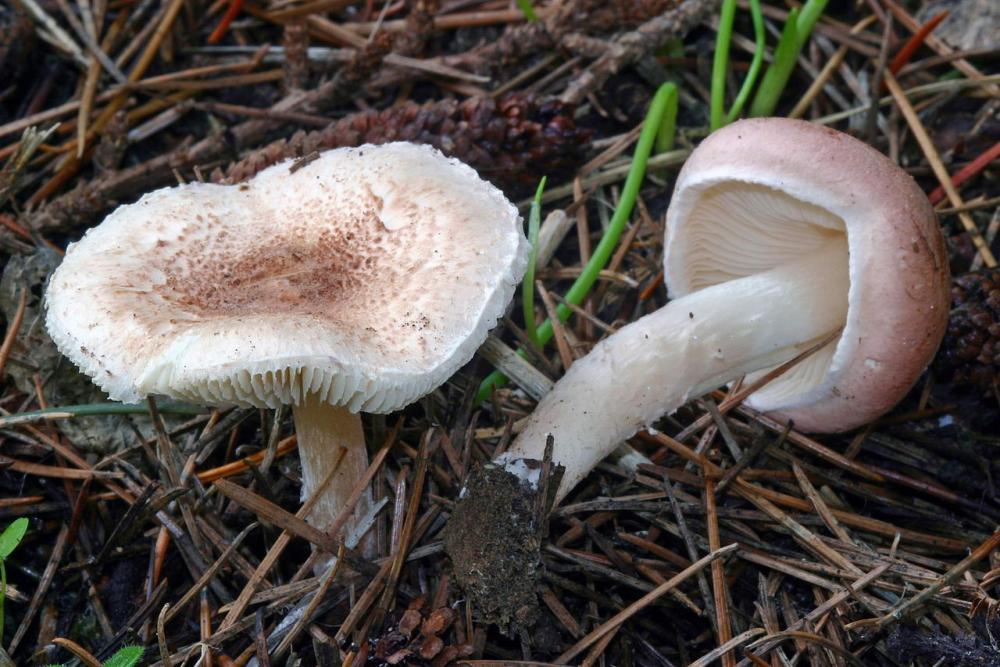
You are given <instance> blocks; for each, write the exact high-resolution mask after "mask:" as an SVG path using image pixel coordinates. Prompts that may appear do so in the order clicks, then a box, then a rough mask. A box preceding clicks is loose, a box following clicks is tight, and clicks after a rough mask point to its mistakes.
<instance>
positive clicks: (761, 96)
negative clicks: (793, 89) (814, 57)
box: [750, 0, 829, 116]
mask: <svg viewBox="0 0 1000 667" xmlns="http://www.w3.org/2000/svg"><path fill="white" fill-rule="evenodd" d="M828 1H829V0H806V3H805V4H804V5H802V7H801V10H800V8H798V7H796V8H794V9H792V10H791V11H790V12H788V20H787V21H786V22H785V27H784V29H783V30H782V32H781V38H780V39H779V40H778V46H777V47H775V49H774V61H773V62H772V63H771V64H770V66H769V67H768V68H767V71H766V72H765V73H764V79H763V80H762V81H761V82H760V87H759V88H758V89H757V94H756V95H754V98H753V103H752V104H751V105H750V115H751V116H770V115H772V114H773V113H774V110H775V109H776V108H777V107H778V100H779V99H780V98H781V94H782V93H783V92H784V90H785V86H786V85H787V84H788V79H789V78H791V76H792V70H794V69H795V61H796V60H797V59H798V57H799V53H800V52H801V51H802V47H803V46H805V43H806V40H807V39H809V35H810V34H811V33H812V29H813V26H815V25H816V21H818V20H819V17H820V16H821V15H822V14H823V10H824V9H826V4H827V2H828Z"/></svg>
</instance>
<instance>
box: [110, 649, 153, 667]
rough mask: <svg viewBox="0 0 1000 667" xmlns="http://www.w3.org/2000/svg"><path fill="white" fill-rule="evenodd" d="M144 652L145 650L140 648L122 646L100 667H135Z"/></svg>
mask: <svg viewBox="0 0 1000 667" xmlns="http://www.w3.org/2000/svg"><path fill="white" fill-rule="evenodd" d="M145 652H146V649H144V648H143V647H141V646H123V647H121V648H120V649H118V650H117V651H115V654H114V655H113V656H111V657H110V658H108V660H107V662H105V663H104V664H102V665H101V667H135V666H136V665H138V664H139V661H140V660H142V656H143V654H144V653H145Z"/></svg>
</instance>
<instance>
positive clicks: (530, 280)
mask: <svg viewBox="0 0 1000 667" xmlns="http://www.w3.org/2000/svg"><path fill="white" fill-rule="evenodd" d="M546 179H547V177H545V176H543V177H542V180H541V182H540V183H539V184H538V190H536V191H535V200H534V201H533V202H531V211H530V212H529V213H528V247H529V248H530V249H531V250H530V251H529V252H530V254H529V255H528V270H527V271H525V273H524V282H523V283H522V285H521V303H522V305H523V306H524V330H525V331H526V332H527V333H528V339H529V340H531V342H532V343H534V344H535V345H538V346H539V347H540V346H541V343H540V342H539V340H538V328H537V327H536V326H535V265H536V264H537V263H538V230H539V229H540V228H541V226H542V193H543V192H545V181H546Z"/></svg>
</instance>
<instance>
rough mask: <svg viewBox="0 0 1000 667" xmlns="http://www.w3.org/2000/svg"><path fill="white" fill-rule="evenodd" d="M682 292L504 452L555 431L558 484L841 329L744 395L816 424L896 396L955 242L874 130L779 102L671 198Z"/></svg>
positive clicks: (932, 323)
mask: <svg viewBox="0 0 1000 667" xmlns="http://www.w3.org/2000/svg"><path fill="white" fill-rule="evenodd" d="M664 264H665V267H666V273H665V276H666V282H667V285H668V288H669V291H670V295H671V297H673V300H672V301H671V302H670V303H668V304H667V305H666V306H665V307H664V308H661V309H660V310H659V311H657V312H655V313H652V314H650V315H647V316H646V317H643V318H642V319H640V320H638V321H636V322H634V323H632V324H629V325H628V326H626V327H623V328H622V329H621V330H619V331H618V332H616V333H614V334H613V335H612V336H610V337H608V338H607V339H605V340H603V341H601V342H600V343H599V344H597V345H596V346H595V347H594V349H593V350H592V351H591V352H590V353H589V354H588V355H587V356H586V357H584V358H582V359H580V360H579V361H577V362H576V363H574V364H573V365H572V366H571V367H570V369H569V370H568V371H567V372H566V375H565V376H564V377H563V378H562V379H561V380H560V381H559V382H558V383H556V385H555V388H554V389H553V390H552V391H551V392H550V393H549V394H548V395H546V396H545V397H544V398H543V399H542V400H541V402H540V403H539V404H538V406H537V408H536V409H535V411H534V412H533V413H532V415H531V416H530V417H529V418H528V420H527V424H526V425H525V427H524V429H523V430H522V431H521V433H520V434H519V435H518V437H517V439H516V440H515V441H514V443H513V444H512V446H511V447H510V449H509V450H508V451H507V452H506V453H505V454H504V455H503V456H502V457H501V458H500V460H499V462H500V463H503V464H505V465H506V466H507V468H508V470H509V471H511V472H513V473H515V474H518V472H521V471H523V470H525V467H524V466H523V465H519V464H518V460H519V459H522V458H524V459H540V458H542V453H543V450H544V447H545V440H546V437H547V436H548V435H549V434H551V435H552V436H553V437H554V447H555V448H554V453H553V460H554V462H555V463H558V464H561V465H563V466H564V467H565V469H566V470H565V474H564V476H563V479H562V482H561V484H560V487H559V492H558V498H562V497H563V496H564V495H565V494H566V493H567V492H568V491H569V490H570V489H572V488H573V487H574V486H575V485H576V484H577V482H579V481H580V480H581V479H582V478H583V477H584V476H585V475H586V474H587V473H588V472H589V471H590V470H591V469H592V468H593V467H594V466H596V465H597V463H598V462H599V461H601V459H603V458H604V457H606V456H607V455H608V454H610V453H611V452H612V451H613V450H614V449H615V448H616V447H617V446H618V445H619V444H620V443H621V442H623V441H624V440H625V439H627V438H628V437H630V436H632V435H633V434H634V433H636V432H637V431H638V430H640V429H642V428H645V427H646V426H648V425H649V424H651V423H653V422H654V421H655V420H656V419H658V418H659V417H661V416H662V415H663V414H665V413H668V412H671V411H673V410H676V409H677V408H678V407H680V406H681V405H683V404H684V403H685V402H687V401H688V400H689V399H692V398H696V397H698V396H700V395H702V394H704V393H706V392H708V391H710V390H712V389H713V388H715V387H718V386H720V385H722V384H725V383H727V382H730V381H733V380H735V379H737V378H739V377H740V376H742V375H744V374H749V377H748V381H750V382H752V381H753V379H754V378H755V375H754V374H755V373H764V372H767V371H768V370H769V369H771V368H773V367H774V366H776V365H779V364H781V363H783V362H786V361H788V360H790V359H792V358H794V357H795V356H797V355H798V354H799V353H800V352H802V351H803V350H805V349H806V348H808V347H811V346H812V345H814V344H816V343H817V342H819V341H822V340H823V339H824V338H825V337H827V336H829V335H831V334H834V333H835V332H837V331H841V333H840V335H839V337H837V339H836V340H835V341H833V342H832V343H830V344H829V345H827V346H826V347H824V348H823V349H821V350H820V351H818V352H817V353H815V354H813V355H812V356H811V357H809V358H807V359H806V360H805V361H804V362H803V363H800V364H799V365H797V366H796V367H794V368H793V369H792V370H790V371H789V372H787V373H785V374H784V375H782V376H780V377H779V378H777V379H776V380H774V381H772V382H770V383H769V384H767V385H766V386H765V387H763V388H762V389H761V390H760V391H758V392H756V393H755V394H753V395H751V396H750V397H749V399H748V400H747V403H748V404H749V405H750V406H751V407H753V408H755V409H757V410H761V411H764V412H769V413H776V414H777V415H778V416H779V417H781V418H784V419H791V420H794V423H795V424H796V426H797V427H799V428H801V429H803V430H807V431H814V432H832V431H844V430H848V429H851V428H854V427H856V426H859V425H861V424H864V423H866V422H868V421H870V420H872V419H874V418H875V417H877V416H879V415H881V414H882V413H884V412H885V411H886V410H888V409H890V408H891V407H892V406H893V405H895V404H896V403H897V402H898V401H899V400H900V399H901V398H902V397H903V395H904V394H905V393H906V392H907V391H908V390H909V388H910V387H911V386H912V385H913V383H914V382H915V381H916V380H917V378H918V377H919V375H920V373H921V372H922V371H923V369H924V368H925V367H926V365H927V364H928V363H929V362H930V360H931V358H932V357H933V355H934V352H935V350H936V349H937V346H938V344H939V343H940V341H941V337H942V335H943V333H944V329H945V325H946V322H947V317H948V265H947V256H946V254H945V249H944V241H943V238H942V236H941V232H940V230H939V228H938V225H937V221H936V219H935V216H934V212H933V210H932V209H931V207H930V205H929V204H928V202H927V198H926V196H924V193H923V192H922V191H921V190H920V188H919V187H917V185H916V184H915V183H914V182H913V179H912V178H910V177H909V176H908V175H907V174H906V173H905V172H903V171H902V170H901V169H899V167H897V166H896V165H895V164H893V163H892V162H890V161H889V160H888V159H886V158H885V157H884V156H883V155H881V154H880V153H878V152H877V151H875V150H874V149H872V148H871V147H869V146H868V145H866V144H864V143H862V142H860V141H858V140H856V139H853V138H852V137H850V136H848V135H846V134H842V133H840V132H836V131H834V130H831V129H828V128H823V127H820V126H817V125H813V124H810V123H807V122H804V121H794V120H788V119H780V118H766V119H755V120H747V121H741V122H737V123H734V124H732V125H730V126H728V127H726V128H724V129H722V130H720V131H718V132H716V133H714V134H712V135H711V136H710V137H708V138H707V139H706V140H705V141H704V142H703V143H702V144H701V145H700V146H699V147H698V148H697V149H696V150H695V151H694V152H693V153H692V155H691V157H690V158H689V159H688V161H687V163H686V164H685V165H684V168H683V169H682V171H681V173H680V176H679V177H678V181H677V184H676V187H675V190H674V196H673V199H672V201H671V203H670V208H669V211H668V213H667V238H666V252H665V256H664Z"/></svg>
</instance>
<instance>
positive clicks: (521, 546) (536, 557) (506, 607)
mask: <svg viewBox="0 0 1000 667" xmlns="http://www.w3.org/2000/svg"><path fill="white" fill-rule="evenodd" d="M523 463H524V465H525V466H526V467H527V468H528V469H535V470H541V469H542V463H541V462H540V461H534V460H525V461H523ZM562 473H563V469H562V467H561V466H552V467H551V472H550V474H549V478H548V483H540V484H538V485H535V484H532V483H529V482H527V481H525V480H522V479H521V478H519V477H518V476H516V475H514V474H512V473H510V472H508V471H507V470H505V469H504V468H503V467H501V466H497V465H492V464H487V465H484V466H482V467H481V468H479V469H477V470H475V471H473V472H472V474H471V475H470V476H469V479H468V481H467V482H466V485H465V489H464V491H463V493H462V497H461V500H459V502H458V505H457V506H456V510H455V512H454V513H453V514H452V517H451V520H450V521H449V522H448V526H447V527H446V528H445V533H444V547H445V551H446V552H447V553H448V556H449V557H450V558H451V561H452V568H453V570H454V574H455V579H456V580H457V581H458V583H459V584H460V585H461V586H462V588H463V589H464V590H465V593H466V595H468V597H469V598H470V601H471V603H472V606H473V609H475V610H476V611H477V612H478V613H479V614H480V616H481V619H482V620H484V621H486V622H489V623H495V624H497V625H498V626H500V627H501V628H504V629H506V630H513V629H520V630H526V629H527V628H529V627H530V626H531V625H532V624H533V623H534V622H535V620H536V619H537V618H538V615H539V608H538V598H537V596H536V594H535V589H536V586H537V585H538V582H539V579H540V577H541V573H542V564H541V547H542V540H543V538H544V536H545V534H546V533H547V532H548V531H547V517H548V513H549V509H550V508H551V506H552V500H553V497H554V494H555V490H556V488H558V486H559V480H560V479H561V478H562ZM543 493H544V494H545V496H546V498H545V501H544V502H541V501H540V495H541V494H543Z"/></svg>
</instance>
